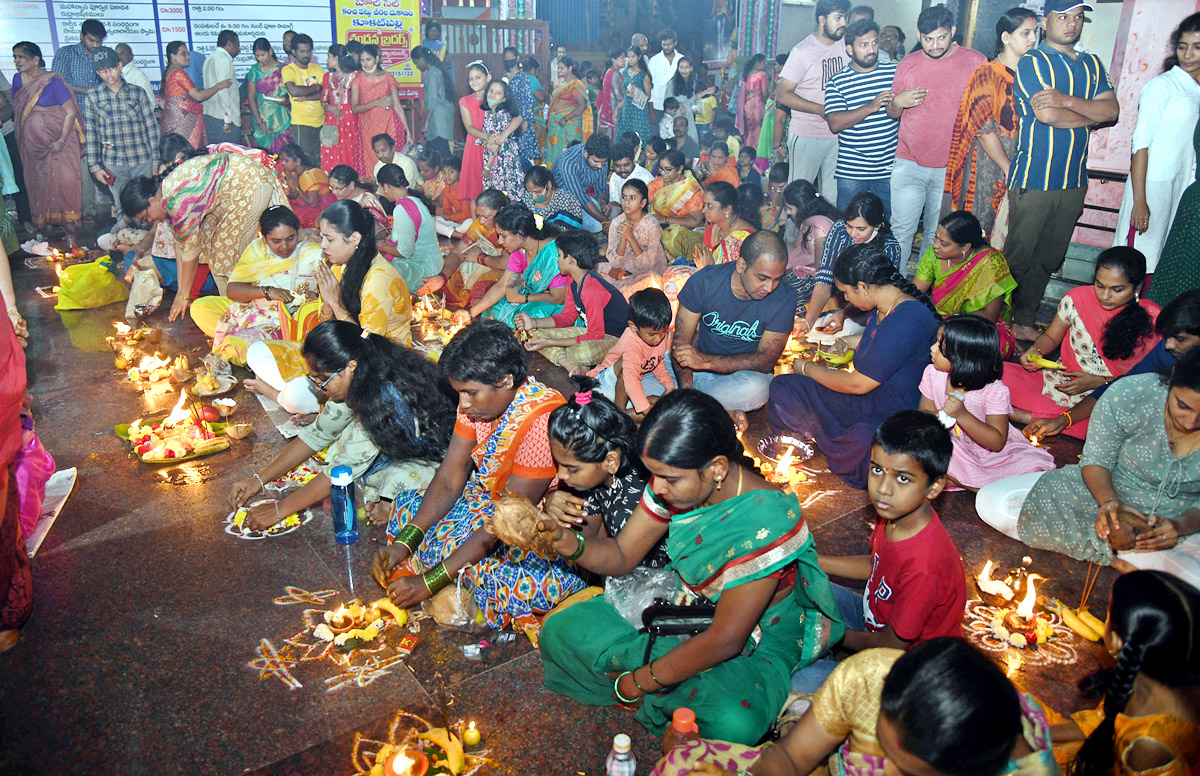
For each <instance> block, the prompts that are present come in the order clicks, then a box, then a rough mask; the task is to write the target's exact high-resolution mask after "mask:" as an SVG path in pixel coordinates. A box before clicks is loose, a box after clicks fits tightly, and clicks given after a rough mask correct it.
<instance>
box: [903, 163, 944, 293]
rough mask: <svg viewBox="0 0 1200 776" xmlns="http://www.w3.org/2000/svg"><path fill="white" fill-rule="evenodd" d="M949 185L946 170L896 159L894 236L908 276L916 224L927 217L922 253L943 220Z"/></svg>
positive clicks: (930, 242)
mask: <svg viewBox="0 0 1200 776" xmlns="http://www.w3.org/2000/svg"><path fill="white" fill-rule="evenodd" d="M945 185H946V168H945V167H922V166H920V165H919V164H917V163H916V162H913V161H909V160H908V159H897V160H896V164H895V166H893V167H892V234H894V235H896V241H897V242H899V243H900V271H901V272H903V273H904V275H905V277H908V264H909V261H911V259H912V247H913V246H912V244H913V237H915V236H916V234H917V222H918V221H919V220H920V219H921V216H922V214H924V216H925V233H924V236H923V237H922V238H921V254H924V253H925V249H926V248H929V247H930V246H932V245H933V233H934V232H936V231H937V222H938V221H939V220H941V217H942V193H943V190H944V188H945Z"/></svg>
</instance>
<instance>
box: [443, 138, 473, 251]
mask: <svg viewBox="0 0 1200 776" xmlns="http://www.w3.org/2000/svg"><path fill="white" fill-rule="evenodd" d="M441 167H442V169H441V173H440V175H439V177H440V178H441V179H442V197H441V200H440V201H439V202H438V212H437V224H436V227H435V228H436V229H437V233H438V234H440V235H441V236H442V237H453V238H455V239H458V238H461V237H462V236H463V234H464V233H465V232H466V231H467V227H469V226H470V225H471V203H470V202H464V201H463V200H462V199H461V198H460V197H459V196H458V181H459V176H460V175H461V173H462V157H459V156H451V157H449V158H447V159H445V160H443V161H442V165H441Z"/></svg>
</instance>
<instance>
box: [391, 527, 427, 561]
mask: <svg viewBox="0 0 1200 776" xmlns="http://www.w3.org/2000/svg"><path fill="white" fill-rule="evenodd" d="M424 539H425V531H424V529H422V528H421V526H419V525H417V524H416V523H409V524H408V525H406V526H404V527H403V528H401V529H400V533H399V534H397V536H396V541H397V542H398V543H399V544H403V545H404V546H405V547H407V548H408V552H409V554H412V553H415V552H416V551H417V548H418V547H420V546H421V542H422V541H423V540H424Z"/></svg>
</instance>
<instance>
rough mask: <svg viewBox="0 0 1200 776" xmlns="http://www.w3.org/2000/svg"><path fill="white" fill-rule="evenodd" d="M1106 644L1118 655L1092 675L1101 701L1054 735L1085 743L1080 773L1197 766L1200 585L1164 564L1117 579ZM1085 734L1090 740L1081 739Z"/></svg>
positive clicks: (1076, 767) (1103, 775)
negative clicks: (1168, 570) (1163, 567)
mask: <svg viewBox="0 0 1200 776" xmlns="http://www.w3.org/2000/svg"><path fill="white" fill-rule="evenodd" d="M1108 612H1109V614H1108V626H1107V628H1106V630H1105V634H1104V645H1105V647H1107V648H1108V651H1109V653H1110V654H1112V655H1113V656H1114V657H1115V658H1116V661H1117V662H1116V665H1115V666H1114V667H1113V668H1112V669H1111V670H1109V671H1104V672H1101V673H1099V674H1095V675H1093V676H1090V677H1088V678H1087V679H1085V680H1084V681H1083V682H1082V683H1081V685H1080V686H1081V688H1083V689H1084V690H1085V692H1086V691H1087V690H1093V691H1095V690H1099V691H1100V692H1102V693H1103V695H1104V703H1103V705H1102V706H1100V708H1098V709H1095V710H1093V711H1082V712H1079V713H1077V714H1074V715H1072V721H1071V722H1069V723H1065V724H1063V725H1057V726H1055V728H1054V742H1055V744H1059V743H1060V742H1067V741H1072V740H1074V741H1078V740H1081V739H1083V740H1084V743H1083V747H1082V748H1081V749H1080V750H1079V753H1078V755H1076V757H1075V761H1074V763H1073V764H1072V765H1071V766H1070V768H1069V769H1065V770H1064V772H1066V773H1068V774H1074V775H1075V776H1108V774H1132V773H1155V774H1184V773H1194V772H1195V767H1196V763H1197V762H1200V641H1198V640H1197V634H1200V590H1197V589H1196V588H1195V587H1193V586H1192V585H1190V584H1188V583H1187V582H1184V581H1182V580H1181V579H1179V578H1178V577H1176V576H1174V575H1171V574H1167V573H1165V572H1162V571H1134V572H1132V573H1130V574H1126V575H1124V576H1121V577H1118V578H1117V581H1116V582H1115V583H1113V590H1112V601H1111V602H1110V604H1109V610H1108ZM1084 736H1086V739H1084Z"/></svg>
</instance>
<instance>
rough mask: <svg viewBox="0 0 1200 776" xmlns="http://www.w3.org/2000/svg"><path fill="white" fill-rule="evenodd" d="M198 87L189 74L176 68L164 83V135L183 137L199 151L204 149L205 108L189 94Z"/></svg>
mask: <svg viewBox="0 0 1200 776" xmlns="http://www.w3.org/2000/svg"><path fill="white" fill-rule="evenodd" d="M195 88H196V85H195V84H194V83H192V79H191V78H188V74H187V73H186V72H185V71H183V70H180V69H178V68H176V69H175V70H172V71H171V72H170V73H168V74H167V80H166V81H164V82H163V86H162V92H163V111H162V131H163V134H164V135H169V134H171V133H175V134H177V135H183V136H184V137H186V138H187V139H188V142H189V143H191V144H192V148H195V149H197V150H199V149H201V148H204V145H205V140H206V138H207V136H206V135H205V133H204V108H203V107H202V106H201V105H200V103H198V102H196V101H195V100H193V99H192V98H191V96H190V95H189V94H188V93H189V92H191V90H192V89H195Z"/></svg>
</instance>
